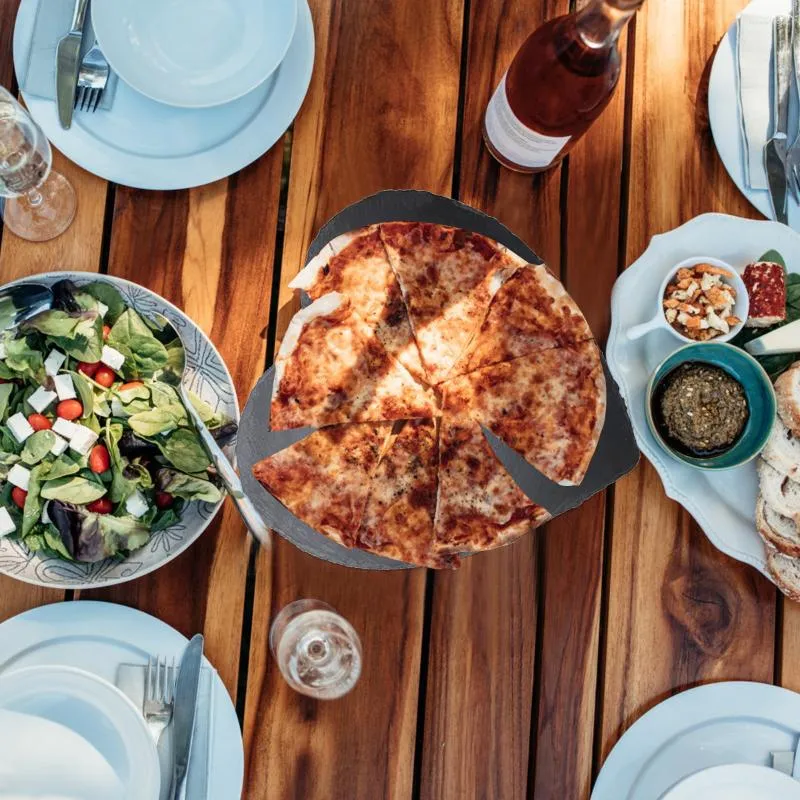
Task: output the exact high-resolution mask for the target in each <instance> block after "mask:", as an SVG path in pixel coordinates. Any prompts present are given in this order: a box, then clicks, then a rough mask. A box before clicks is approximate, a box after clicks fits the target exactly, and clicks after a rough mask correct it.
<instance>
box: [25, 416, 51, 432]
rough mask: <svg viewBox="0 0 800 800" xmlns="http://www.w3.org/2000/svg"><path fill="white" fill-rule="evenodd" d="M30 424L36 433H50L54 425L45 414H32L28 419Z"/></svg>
mask: <svg viewBox="0 0 800 800" xmlns="http://www.w3.org/2000/svg"><path fill="white" fill-rule="evenodd" d="M28 424H29V425H30V426H31V428H33V429H34V430H35V431H49V430H50V428H52V427H53V423H52V422H50V420H49V419H47V417H46V416H45V415H44V414H31V415H30V416H29V417H28Z"/></svg>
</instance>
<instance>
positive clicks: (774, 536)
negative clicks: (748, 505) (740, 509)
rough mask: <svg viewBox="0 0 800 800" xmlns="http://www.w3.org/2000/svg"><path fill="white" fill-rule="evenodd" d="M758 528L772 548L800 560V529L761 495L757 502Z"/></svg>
mask: <svg viewBox="0 0 800 800" xmlns="http://www.w3.org/2000/svg"><path fill="white" fill-rule="evenodd" d="M756 528H758V532H759V534H761V538H762V539H763V540H764V542H765V543H766V544H768V545H769V546H770V547H774V548H775V549H776V550H779V551H780V552H781V553H784V554H785V555H787V556H792V557H794V558H800V527H798V525H797V523H796V522H795V521H794V520H793V519H790V518H789V517H784V516H783V515H782V514H779V513H778V512H777V511H775V510H774V509H773V508H771V507H770V506H769V505H768V504H767V503H766V502H765V501H764V498H763V497H762V496H761V495H759V497H758V500H757V501H756Z"/></svg>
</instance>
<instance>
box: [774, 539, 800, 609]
mask: <svg viewBox="0 0 800 800" xmlns="http://www.w3.org/2000/svg"><path fill="white" fill-rule="evenodd" d="M767 569H768V570H769V574H770V575H771V576H772V580H773V581H774V582H775V585H776V586H777V587H778V588H779V589H780V590H781V591H782V592H783V593H784V594H785V595H786V596H787V597H788V598H789V599H790V600H794V601H795V603H800V559H797V558H792V557H791V556H787V555H785V554H783V553H779V552H778V551H777V550H770V549H769V548H767Z"/></svg>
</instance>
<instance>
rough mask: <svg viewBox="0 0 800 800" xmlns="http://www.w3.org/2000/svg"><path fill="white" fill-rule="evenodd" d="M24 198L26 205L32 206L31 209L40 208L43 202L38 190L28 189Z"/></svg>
mask: <svg viewBox="0 0 800 800" xmlns="http://www.w3.org/2000/svg"><path fill="white" fill-rule="evenodd" d="M25 197H26V198H27V200H28V203H30V205H31V206H33V208H36V207H37V206H40V205H41V204H42V201H43V200H44V198H43V197H42V193H41V192H40V191H39V190H38V189H30V190H29V191H28V192H27V194H26V195H25Z"/></svg>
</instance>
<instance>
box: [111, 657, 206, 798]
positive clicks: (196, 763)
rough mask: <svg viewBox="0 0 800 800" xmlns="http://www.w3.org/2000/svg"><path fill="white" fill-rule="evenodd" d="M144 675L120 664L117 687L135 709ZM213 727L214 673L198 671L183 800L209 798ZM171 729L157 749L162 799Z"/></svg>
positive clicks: (134, 666) (141, 695)
mask: <svg viewBox="0 0 800 800" xmlns="http://www.w3.org/2000/svg"><path fill="white" fill-rule="evenodd" d="M144 671H145V667H144V666H143V665H141V664H120V666H119V669H118V670H117V686H118V687H119V689H120V690H121V691H122V692H123V693H124V694H125V695H127V696H128V697H129V698H130V700H131V701H132V702H133V704H134V705H135V706H136V707H137V708H141V707H142V700H143V699H144ZM213 725H214V671H213V670H212V669H209V668H208V667H202V668H201V670H200V683H199V685H198V687H197V713H196V714H195V718H194V734H193V735H192V752H191V755H190V756H189V774H188V775H187V778H186V783H185V784H184V787H185V789H184V793H183V795H182V798H183V800H187V799H188V800H205V798H206V797H208V770H209V766H210V765H211V731H212V730H213ZM171 734H172V727H171V726H170V727H168V728H167V729H166V731H165V732H164V735H163V736H162V737H161V743H160V744H159V748H158V756H159V761H160V762H161V798H162V799H163V798H166V797H167V796H168V792H169V782H170V769H171V753H172V735H171Z"/></svg>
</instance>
